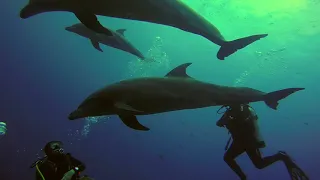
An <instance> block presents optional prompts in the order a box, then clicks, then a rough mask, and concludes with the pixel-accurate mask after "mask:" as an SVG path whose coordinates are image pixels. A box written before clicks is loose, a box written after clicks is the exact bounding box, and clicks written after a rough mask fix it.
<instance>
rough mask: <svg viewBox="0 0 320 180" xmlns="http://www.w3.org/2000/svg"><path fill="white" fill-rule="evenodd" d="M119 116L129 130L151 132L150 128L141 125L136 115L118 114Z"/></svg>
mask: <svg viewBox="0 0 320 180" xmlns="http://www.w3.org/2000/svg"><path fill="white" fill-rule="evenodd" d="M118 116H119V118H120V119H121V120H122V122H123V123H124V124H125V125H126V126H128V127H129V128H132V129H135V130H140V131H149V130H150V129H149V128H147V127H145V126H143V125H142V124H140V123H139V121H138V120H137V117H136V116H134V115H126V114H118Z"/></svg>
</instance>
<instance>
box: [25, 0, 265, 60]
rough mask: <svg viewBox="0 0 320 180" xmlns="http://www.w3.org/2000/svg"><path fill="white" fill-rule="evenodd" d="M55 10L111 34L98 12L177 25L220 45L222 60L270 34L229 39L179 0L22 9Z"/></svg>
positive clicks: (92, 1)
mask: <svg viewBox="0 0 320 180" xmlns="http://www.w3.org/2000/svg"><path fill="white" fill-rule="evenodd" d="M53 11H67V12H72V13H74V14H75V15H76V17H77V18H78V19H79V20H80V21H81V22H82V23H83V24H84V25H85V26H86V27H88V28H90V29H91V30H93V31H95V32H97V33H104V34H106V35H108V36H112V32H110V31H109V30H108V29H107V28H105V27H103V26H102V25H101V24H100V22H99V21H98V19H97V17H96V15H101V16H107V17H114V18H122V19H130V20H138V21H145V22H150V23H156V24H162V25H167V26H171V27H175V28H178V29H181V30H184V31H187V32H190V33H194V34H198V35H200V36H203V37H205V38H206V39H208V40H210V41H211V42H213V43H215V44H217V45H219V46H221V47H220V49H219V51H218V53H217V58H218V59H220V60H224V59H225V58H226V57H228V56H230V55H231V54H233V53H235V52H236V51H237V50H239V49H242V48H244V47H246V46H248V45H249V44H251V43H253V42H255V41H257V40H259V39H261V38H264V37H266V36H267V34H258V35H252V36H248V37H244V38H240V39H236V40H233V41H227V40H225V38H224V37H223V35H222V34H221V33H220V32H219V30H218V29H217V28H216V27H215V26H214V25H212V24H211V23H210V22H209V21H207V20H206V19H205V18H203V17H202V16H200V15H199V14H198V13H197V12H195V11H194V10H193V9H191V8H190V7H188V6H187V5H186V4H184V3H183V2H182V1H180V0H50V1H45V0H30V1H29V4H27V5H26V6H25V7H24V8H23V9H22V10H21V11H20V17H21V18H23V19H26V18H29V17H31V16H34V15H36V14H40V13H44V12H53ZM230 28H235V27H230Z"/></svg>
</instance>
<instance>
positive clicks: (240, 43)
mask: <svg viewBox="0 0 320 180" xmlns="http://www.w3.org/2000/svg"><path fill="white" fill-rule="evenodd" d="M266 36H268V34H258V35H253V36H248V37H244V38H240V39H236V40H233V41H227V42H225V44H223V45H222V46H221V47H220V49H219V51H218V54H217V58H218V59H220V60H224V58H226V57H228V56H230V55H231V54H233V53H235V52H236V51H238V50H239V49H242V48H244V47H246V46H248V45H249V44H251V43H254V42H255V41H257V40H259V39H261V38H264V37H266Z"/></svg>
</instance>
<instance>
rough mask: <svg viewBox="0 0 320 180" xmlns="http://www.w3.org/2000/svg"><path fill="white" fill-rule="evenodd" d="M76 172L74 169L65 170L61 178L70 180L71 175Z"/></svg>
mask: <svg viewBox="0 0 320 180" xmlns="http://www.w3.org/2000/svg"><path fill="white" fill-rule="evenodd" d="M75 173H76V171H75V170H74V169H71V170H70V171H68V172H66V173H65V174H64V176H63V178H62V179H61V180H71V178H72V176H73V175H74V174H75Z"/></svg>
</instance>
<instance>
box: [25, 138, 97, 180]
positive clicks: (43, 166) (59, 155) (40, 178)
mask: <svg viewBox="0 0 320 180" xmlns="http://www.w3.org/2000/svg"><path fill="white" fill-rule="evenodd" d="M43 151H44V153H45V156H44V157H43V158H41V159H39V160H37V161H36V162H34V163H33V164H32V165H31V166H30V168H33V167H36V180H79V179H81V180H90V179H91V178H89V177H88V176H83V177H80V172H82V171H84V170H85V168H86V167H85V165H84V164H83V163H82V162H81V161H79V160H77V159H76V158H74V157H72V156H71V154H70V153H66V154H65V153H64V150H63V143H62V142H60V141H50V142H48V143H47V144H46V145H45V147H44V148H43Z"/></svg>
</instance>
